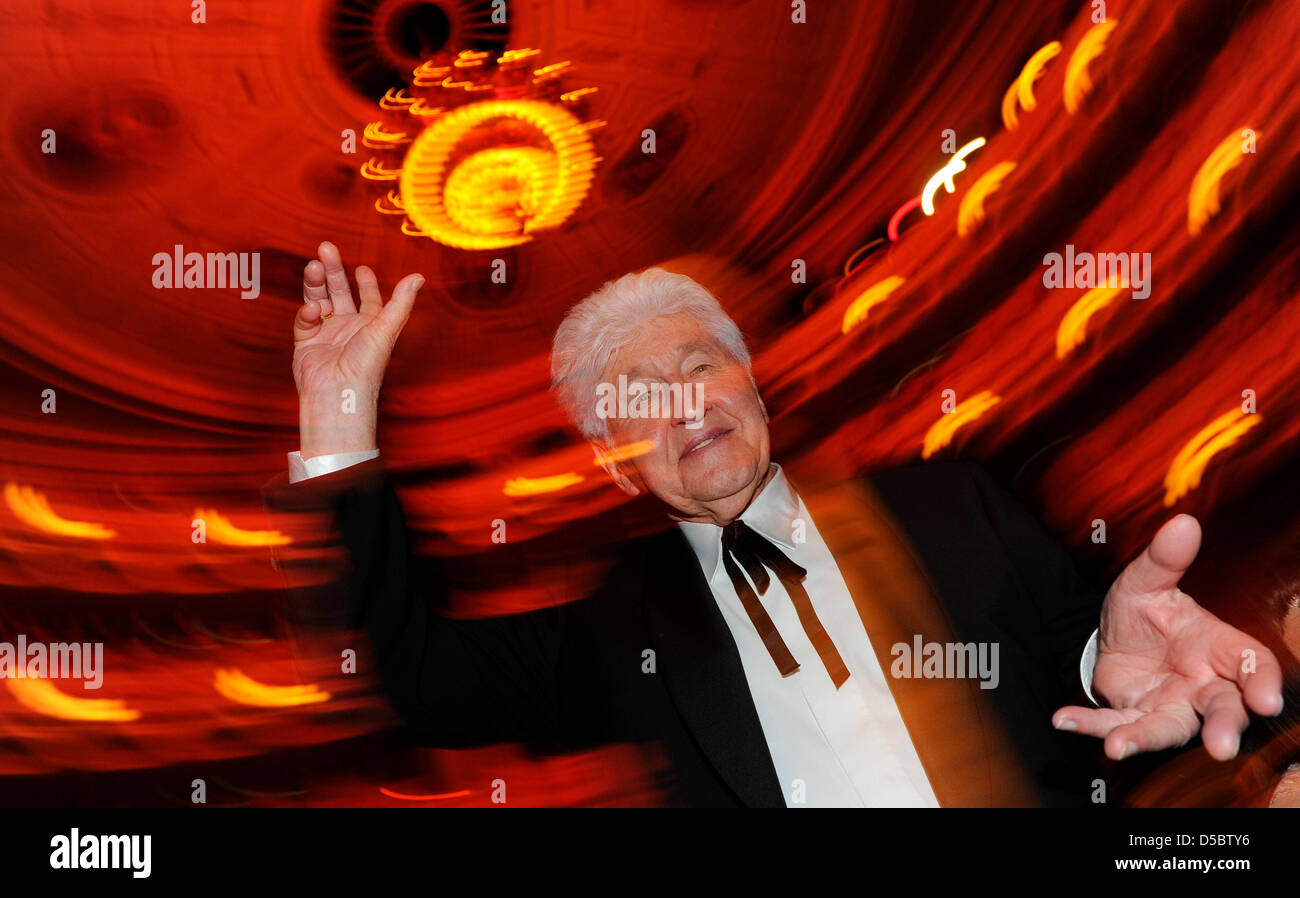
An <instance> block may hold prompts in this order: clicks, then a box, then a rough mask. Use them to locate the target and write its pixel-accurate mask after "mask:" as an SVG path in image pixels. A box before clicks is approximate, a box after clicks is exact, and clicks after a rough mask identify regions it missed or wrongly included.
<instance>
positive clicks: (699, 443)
mask: <svg viewBox="0 0 1300 898" xmlns="http://www.w3.org/2000/svg"><path fill="white" fill-rule="evenodd" d="M729 433H731V431H730V430H727V429H725V428H722V427H715V428H713V429H712V430H710V431H707V432H706V433H702V434H700V435H699V436H697V437H696V438H695V439H693V440H691V441H690V442H689V443H687V444H686V448H685V449H683V450H682V454H681V457H682V458H685V457H686V456H688V455H690V454H691V453H692V452H696V451H698V450H701V449H704V448H705V447H707V446H711V445H713V442H714V441H715V440H717V439H720V438H721V437H724V436H726V435H727V434H729Z"/></svg>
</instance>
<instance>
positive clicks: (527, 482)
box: [502, 471, 586, 496]
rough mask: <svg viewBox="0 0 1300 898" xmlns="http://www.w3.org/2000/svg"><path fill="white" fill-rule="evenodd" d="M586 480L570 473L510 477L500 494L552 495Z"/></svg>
mask: <svg viewBox="0 0 1300 898" xmlns="http://www.w3.org/2000/svg"><path fill="white" fill-rule="evenodd" d="M585 479H586V478H585V477H583V476H582V475H581V474H575V473H573V472H572V471H570V472H568V473H567V474H555V475H553V476H551V477H512V478H511V479H509V480H507V481H506V485H505V487H504V488H503V489H502V492H503V493H505V494H506V495H507V496H536V495H539V494H541V493H554V492H557V491H558V490H562V489H567V488H568V487H571V486H573V485H574V484H577V483H582V481H583V480H585Z"/></svg>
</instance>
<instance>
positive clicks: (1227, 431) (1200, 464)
mask: <svg viewBox="0 0 1300 898" xmlns="http://www.w3.org/2000/svg"><path fill="white" fill-rule="evenodd" d="M1259 422H1260V416H1259V414H1258V413H1257V412H1255V413H1246V412H1243V411H1242V410H1241V409H1240V408H1238V409H1235V410H1233V411H1230V412H1227V413H1226V414H1223V415H1220V416H1219V417H1217V418H1215V419H1214V420H1213V421H1212V422H1211V423H1210V424H1208V425H1207V426H1205V427H1203V428H1201V430H1200V431H1199V432H1198V433H1197V434H1196V436H1194V437H1192V439H1191V440H1190V441H1189V442H1188V444H1187V445H1186V446H1184V447H1183V448H1182V450H1181V451H1180V452H1179V453H1178V454H1177V455H1176V456H1174V460H1173V462H1172V463H1170V465H1169V471H1168V473H1166V474H1165V501H1164V504H1165V505H1166V506H1171V505H1173V504H1174V503H1175V502H1177V501H1178V500H1179V499H1181V498H1182V497H1183V496H1185V495H1187V494H1188V493H1190V492H1191V491H1192V490H1194V489H1196V488H1197V487H1198V486H1200V485H1201V475H1203V474H1204V473H1205V468H1206V466H1207V465H1209V463H1210V459H1211V458H1213V457H1214V456H1215V455H1216V454H1218V453H1219V452H1222V451H1223V450H1224V449H1227V448H1228V447H1229V446H1231V445H1232V444H1234V443H1236V442H1237V440H1239V439H1240V438H1241V436H1242V435H1243V434H1245V433H1246V431H1248V430H1250V429H1251V428H1252V427H1254V426H1255V425H1256V424H1258V423H1259Z"/></svg>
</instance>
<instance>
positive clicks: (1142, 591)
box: [1112, 514, 1201, 595]
mask: <svg viewBox="0 0 1300 898" xmlns="http://www.w3.org/2000/svg"><path fill="white" fill-rule="evenodd" d="M1200 548H1201V525H1200V523H1199V522H1198V521H1197V520H1196V518H1194V517H1192V516H1191V515H1189V514H1180V515H1175V516H1174V517H1172V518H1170V519H1169V520H1168V521H1165V523H1164V526H1162V527H1161V528H1160V529H1159V530H1157V531H1156V535H1155V537H1153V538H1152V540H1151V545H1149V546H1147V547H1146V549H1144V550H1143V552H1142V554H1141V555H1139V556H1138V557H1137V558H1135V559H1133V560H1132V561H1131V562H1130V563H1129V565H1128V567H1126V568H1124V570H1123V572H1122V573H1121V574H1120V575H1119V577H1118V578H1117V579H1116V581H1115V586H1114V587H1112V589H1119V590H1121V591H1123V592H1124V593H1127V594H1128V595H1147V594H1149V593H1155V592H1164V591H1166V590H1171V589H1174V588H1175V587H1177V586H1178V581H1179V580H1181V579H1182V576H1183V574H1184V573H1185V572H1186V571H1187V569H1188V568H1189V567H1191V565H1192V560H1193V559H1195V558H1196V553H1197V552H1198V551H1199V550H1200Z"/></svg>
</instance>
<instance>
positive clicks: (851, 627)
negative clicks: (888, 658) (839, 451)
mask: <svg viewBox="0 0 1300 898" xmlns="http://www.w3.org/2000/svg"><path fill="white" fill-rule="evenodd" d="M772 467H773V469H774V472H775V473H773V475H772V479H771V480H769V481H768V483H767V486H765V487H764V488H763V490H762V492H760V493H759V494H758V495H757V496H755V497H754V501H753V502H751V503H750V504H749V507H748V508H746V509H745V511H744V512H743V513H742V514H741V516H740V519H741V520H742V521H744V522H745V523H746V524H747V525H748V526H749V527H750V528H751V529H753V530H755V531H757V532H758V533H759V534H760V535H761V536H764V537H766V538H767V539H768V540H770V541H771V542H773V543H775V544H776V545H777V546H778V547H779V548H780V549H781V551H782V552H784V553H785V554H786V556H787V557H788V558H789V559H790V560H791V561H793V562H794V563H795V564H797V565H799V566H800V567H802V568H804V569H805V570H806V571H807V572H808V576H807V578H805V580H804V582H803V585H804V589H805V590H807V592H808V597H809V599H810V600H811V602H812V604H813V608H814V610H815V611H816V612H817V617H818V619H820V620H821V623H822V626H823V627H824V628H825V630H826V633H827V635H828V636H830V638H831V641H832V642H833V643H835V648H836V649H837V650H838V651H839V653H840V657H841V658H843V660H844V664H845V666H846V667H847V668H848V670H849V678H848V680H846V681H845V682H844V684H843V685H842V686H841V687H840V688H839V689H838V690H837V689H836V688H835V684H834V682H833V681H832V680H831V676H830V674H829V673H827V671H826V666H825V665H824V664H823V663H822V661H821V658H819V657H818V655H817V649H816V648H815V647H814V646H813V644H812V642H811V641H810V640H809V639H808V635H807V633H805V632H804V628H803V625H802V624H800V622H799V616H798V613H797V612H796V611H795V607H794V603H793V602H792V601H791V600H790V596H789V594H788V593H787V592H786V590H785V587H784V586H783V585H782V584H781V581H780V580H779V579H778V578H776V577H771V578H770V580H769V585H768V589H767V594H766V595H763V596H759V601H760V602H761V603H762V604H763V607H764V608H765V609H766V610H767V613H768V614H769V615H770V616H771V618H772V623H773V624H775V625H776V629H777V631H778V632H780V634H781V638H782V639H783V640H784V641H785V644H786V646H787V647H788V648H789V649H790V653H791V654H792V655H794V658H795V660H796V661H798V662H799V670H798V671H797V672H795V673H793V674H791V675H790V676H788V677H783V676H781V671H780V670H778V669H777V666H776V664H775V662H773V660H772V656H771V654H770V653H769V652H768V650H767V648H766V647H765V646H764V645H763V640H762V637H760V636H759V633H758V630H757V629H756V628H755V627H754V624H753V622H752V621H751V620H750V619H749V615H748V614H747V613H746V611H745V608H744V606H743V605H741V603H740V598H739V597H738V596H737V595H736V588H735V586H734V585H733V584H732V582H731V577H730V576H729V575H728V574H727V570H726V566H725V565H724V564H723V562H722V528H721V527H719V526H718V525H716V524H698V523H693V522H689V521H682V522H679V524H678V526H679V527H680V528H681V529H682V532H683V533H685V535H686V539H687V541H688V542H689V543H690V544H691V548H692V549H694V550H695V555H696V557H697V558H698V559H699V561H700V566H701V568H702V569H703V570H704V576H705V578H706V579H708V581H709V589H711V590H712V591H713V598H714V600H715V601H717V603H718V607H719V608H720V609H721V610H722V617H723V619H724V620H726V622H727V626H728V627H729V628H730V629H731V635H732V637H733V638H734V639H735V641H736V648H737V649H739V651H740V661H741V664H742V665H743V666H744V669H745V680H746V681H747V682H748V683H749V691H750V694H751V695H752V696H753V698H754V707H755V708H757V710H758V719H759V722H760V723H761V724H762V725H763V735H764V736H765V737H766V738H767V747H768V751H769V752H770V753H771V755H772V763H773V764H774V765H775V767H776V773H777V777H778V778H779V779H780V781H781V790H782V792H783V793H784V795H785V803H786V805H787V806H789V807H930V808H935V807H938V806H939V802H938V799H937V798H935V794H934V790H933V789H932V788H931V787H930V780H929V778H928V777H927V776H926V774H925V768H924V767H922V766H921V759H920V757H919V756H918V755H917V753H916V748H915V747H914V746H913V745H912V740H911V737H910V736H909V735H908V732H907V727H906V726H905V725H904V723H903V716H902V714H901V713H900V712H899V710H898V705H897V704H896V703H895V702H894V696H893V694H892V693H891V692H890V691H889V684H888V683H887V682H886V680H885V673H884V671H883V670H881V667H880V661H879V660H878V659H877V657H876V653H875V652H874V651H873V650H872V648H871V643H870V641H869V639H868V637H867V631H866V629H865V627H864V626H863V624H862V618H861V616H860V615H859V614H858V610H857V606H856V605H854V602H853V597H852V596H851V595H850V594H849V589H848V586H846V585H845V583H844V578H843V576H841V574H840V569H839V567H838V566H837V565H836V563H835V558H834V557H833V556H832V555H831V552H830V549H828V548H827V547H826V544H825V543H824V542H823V541H822V537H821V534H820V533H818V532H817V526H816V523H815V522H814V521H813V520H812V516H811V515H809V513H808V509H807V508H805V507H804V504H803V500H802V499H800V498H799V497H798V495H796V494H795V492H794V490H793V489H792V488H791V487H790V482H789V481H788V480H787V479H786V476H785V472H784V471H782V470H781V466H780V465H777V464H773V465H772ZM796 521H802V522H803V526H802V528H801V529H802V535H803V537H805V538H804V540H803V541H802V542H799V543H796V542H795V541H794V534H795V527H796ZM745 576H746V577H748V574H746V575H745ZM751 585H752V583H751ZM755 594H757V589H755Z"/></svg>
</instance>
